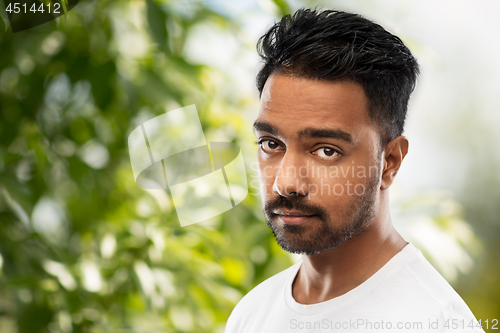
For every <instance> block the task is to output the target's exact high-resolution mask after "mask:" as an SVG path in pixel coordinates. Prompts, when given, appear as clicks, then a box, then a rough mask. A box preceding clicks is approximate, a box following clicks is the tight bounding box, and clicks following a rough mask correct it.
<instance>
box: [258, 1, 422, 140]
mask: <svg viewBox="0 0 500 333" xmlns="http://www.w3.org/2000/svg"><path fill="white" fill-rule="evenodd" d="M257 52H258V53H259V55H260V56H261V58H262V60H263V61H264V66H263V67H262V69H261V70H260V72H259V73H258V74H257V89H258V90H259V96H261V95H262V89H263V88H264V84H265V83H266V80H267V78H268V77H269V76H270V75H271V74H273V73H276V74H281V75H288V76H297V77H303V78H306V79H323V80H330V81H336V80H345V79H347V80H353V81H356V82H358V83H360V84H361V85H362V86H363V88H364V91H365V94H366V96H367V98H368V101H369V104H370V105H369V108H370V117H371V119H372V120H374V121H375V123H376V124H377V125H378V126H379V129H380V131H381V142H382V144H383V145H385V143H387V142H388V141H390V140H392V139H393V138H395V137H397V136H399V135H401V134H402V133H403V128H404V123H405V118H406V111H407V109H408V100H409V98H410V94H411V92H412V91H413V89H414V88H415V83H416V80H417V76H418V74H419V69H418V63H417V60H416V59H415V58H414V57H413V55H412V54H411V52H410V50H409V49H408V48H407V47H406V46H405V45H404V44H403V42H402V41H401V39H399V38H398V37H397V36H394V35H393V34H391V33H389V32H388V31H386V30H385V29H384V28H382V27H381V26H380V25H378V24H376V23H374V22H372V21H370V20H368V19H365V18H363V17H362V16H360V15H357V14H352V13H346V12H342V11H334V10H324V11H318V10H316V9H299V10H297V11H296V12H295V14H293V16H290V15H285V16H284V17H283V18H282V19H281V21H279V22H278V23H276V24H274V25H273V26H272V27H271V28H270V29H269V30H268V31H267V32H266V33H265V34H264V35H263V36H262V37H261V38H260V39H259V42H258V43H257Z"/></svg>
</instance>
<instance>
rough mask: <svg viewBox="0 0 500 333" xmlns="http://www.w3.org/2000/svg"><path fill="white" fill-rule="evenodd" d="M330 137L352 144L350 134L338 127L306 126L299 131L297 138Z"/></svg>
mask: <svg viewBox="0 0 500 333" xmlns="http://www.w3.org/2000/svg"><path fill="white" fill-rule="evenodd" d="M310 138H332V139H339V140H342V141H345V142H346V143H349V144H351V145H352V144H354V140H353V138H352V135H351V134H349V133H347V132H345V131H342V130H340V129H319V128H312V127H307V128H305V129H303V130H301V131H300V132H299V139H310Z"/></svg>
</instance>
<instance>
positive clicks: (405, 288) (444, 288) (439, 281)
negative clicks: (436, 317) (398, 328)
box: [387, 247, 475, 320]
mask: <svg viewBox="0 0 500 333" xmlns="http://www.w3.org/2000/svg"><path fill="white" fill-rule="evenodd" d="M387 282H388V283H389V284H391V285H392V287H393V289H394V290H393V291H394V292H395V293H397V294H398V295H399V303H400V304H399V305H400V306H405V305H406V306H408V307H415V308H418V307H421V306H425V309H426V311H427V312H429V313H430V312H433V313H435V314H437V313H441V316H442V318H444V319H445V320H446V319H450V320H453V319H457V320H461V319H468V320H475V318H474V315H473V314H472V312H471V311H470V309H469V307H468V306H467V304H466V303H465V301H464V300H463V299H462V298H461V297H460V295H459V294H458V293H457V292H456V291H455V290H454V289H453V287H452V286H451V285H450V283H448V281H446V279H445V278H444V277H443V276H442V275H441V274H440V273H439V272H438V271H437V270H436V269H435V268H434V266H432V265H431V264H430V263H429V261H427V259H426V258H425V257H424V256H423V254H422V253H421V252H420V251H419V250H418V249H417V248H415V247H414V251H413V253H412V255H410V256H408V257H407V259H406V260H405V262H404V263H403V265H402V270H401V271H399V272H397V275H395V276H393V277H388V281H387Z"/></svg>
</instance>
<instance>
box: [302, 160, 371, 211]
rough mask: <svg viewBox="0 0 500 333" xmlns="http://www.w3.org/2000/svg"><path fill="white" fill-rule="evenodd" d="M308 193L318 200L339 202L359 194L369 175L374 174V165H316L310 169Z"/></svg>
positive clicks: (363, 189) (362, 191)
mask: <svg viewBox="0 0 500 333" xmlns="http://www.w3.org/2000/svg"><path fill="white" fill-rule="evenodd" d="M310 176H311V177H310V178H309V195H310V196H311V198H313V197H314V198H315V199H316V200H318V201H322V202H326V203H337V204H340V203H341V202H343V201H346V200H351V199H352V198H348V197H352V196H361V195H363V194H364V193H365V191H366V185H367V184H368V182H369V180H370V179H371V177H374V176H376V167H375V166H374V167H371V168H370V167H368V166H362V165H355V164H350V165H349V164H347V165H336V166H329V167H323V166H322V167H318V168H312V170H310Z"/></svg>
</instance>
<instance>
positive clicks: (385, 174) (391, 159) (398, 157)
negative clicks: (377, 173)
mask: <svg viewBox="0 0 500 333" xmlns="http://www.w3.org/2000/svg"><path fill="white" fill-rule="evenodd" d="M407 153H408V139H407V138H406V137H405V136H402V135H400V136H398V137H396V138H394V139H392V140H391V141H389V142H388V143H387V144H386V145H385V150H384V170H383V171H382V182H381V184H380V189H381V190H382V191H384V190H386V189H388V188H389V186H391V185H392V182H393V181H394V178H395V177H396V174H397V173H398V170H399V168H400V167H401V163H402V162H403V159H404V158H405V156H406V154H407Z"/></svg>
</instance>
